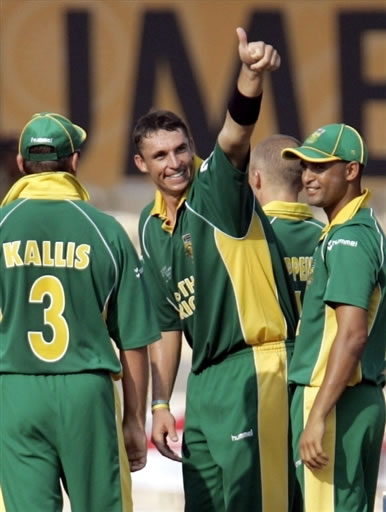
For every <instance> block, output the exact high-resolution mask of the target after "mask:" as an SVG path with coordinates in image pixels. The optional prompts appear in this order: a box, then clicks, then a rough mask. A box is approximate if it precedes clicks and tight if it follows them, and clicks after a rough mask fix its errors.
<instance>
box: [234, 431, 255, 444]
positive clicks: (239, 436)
mask: <svg viewBox="0 0 386 512" xmlns="http://www.w3.org/2000/svg"><path fill="white" fill-rule="evenodd" d="M246 437H253V429H252V428H251V430H248V432H241V434H237V435H236V436H234V435H231V439H232V441H240V440H241V439H245V438H246Z"/></svg>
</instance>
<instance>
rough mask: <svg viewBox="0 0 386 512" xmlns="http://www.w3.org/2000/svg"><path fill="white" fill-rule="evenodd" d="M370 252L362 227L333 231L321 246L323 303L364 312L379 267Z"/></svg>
mask: <svg viewBox="0 0 386 512" xmlns="http://www.w3.org/2000/svg"><path fill="white" fill-rule="evenodd" d="M374 249H375V248H374V245H373V244H372V240H371V238H370V235H369V233H368V232H367V228H366V227H365V226H359V225H357V226H356V225H351V226H345V227H342V228H341V229H338V230H337V231H335V232H334V234H333V235H332V236H331V238H329V239H328V241H327V242H326V246H325V262H326V265H327V271H328V276H329V277H328V282H327V286H326V291H325V295H324V301H325V302H326V303H338V304H349V305H352V306H357V307H360V308H364V309H368V306H369V302H370V298H371V294H372V292H373V290H374V287H375V285H376V282H377V275H378V269H379V265H380V263H379V261H378V255H377V252H376V250H374Z"/></svg>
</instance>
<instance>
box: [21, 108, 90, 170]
mask: <svg viewBox="0 0 386 512" xmlns="http://www.w3.org/2000/svg"><path fill="white" fill-rule="evenodd" d="M86 137H87V133H86V132H85V130H83V128H81V127H80V126H78V125H76V124H73V123H72V122H71V121H70V120H69V119H67V117H64V116H62V115H60V114H54V113H52V112H39V113H38V114H34V115H33V116H32V118H31V120H30V121H29V122H28V123H27V124H26V125H25V126H24V128H23V130H22V132H21V135H20V139H19V153H20V154H21V155H22V157H23V158H24V159H25V160H35V161H43V160H44V161H50V160H59V159H60V158H63V157H65V156H69V155H71V154H72V153H74V152H75V151H77V150H78V149H79V148H80V146H81V144H82V143H83V142H84V141H85V140H86ZM40 145H45V146H52V152H51V153H45V154H36V153H30V149H31V148H32V147H33V146H40Z"/></svg>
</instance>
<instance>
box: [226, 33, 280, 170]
mask: <svg viewBox="0 0 386 512" xmlns="http://www.w3.org/2000/svg"><path fill="white" fill-rule="evenodd" d="M236 32H237V36H238V39H239V56H240V60H241V63H242V65H241V70H240V74H239V77H238V80H237V88H236V90H235V92H234V94H233V96H232V98H231V100H230V102H229V105H228V111H227V114H226V118H225V122H224V126H223V128H222V129H221V131H220V134H219V136H218V143H219V145H220V146H221V148H222V150H223V151H224V153H225V154H226V155H227V156H228V158H229V159H230V161H231V162H232V164H233V165H234V167H237V168H238V169H244V167H245V165H246V162H247V159H248V153H249V145H250V138H251V135H252V132H253V129H254V126H255V123H256V121H257V118H258V115H259V111H260V102H261V94H262V91H263V80H264V75H265V73H266V72H267V71H275V70H276V69H278V68H279V66H280V56H279V54H278V53H277V51H276V50H275V48H273V47H272V46H271V45H269V44H266V43H264V42H263V41H258V42H250V43H248V40H247V35H246V33H245V31H244V29H242V28H237V29H236Z"/></svg>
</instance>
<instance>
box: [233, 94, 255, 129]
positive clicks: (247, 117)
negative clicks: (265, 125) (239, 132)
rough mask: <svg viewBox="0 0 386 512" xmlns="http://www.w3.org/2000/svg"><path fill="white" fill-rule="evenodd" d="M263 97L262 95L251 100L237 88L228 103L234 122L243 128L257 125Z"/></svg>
mask: <svg viewBox="0 0 386 512" xmlns="http://www.w3.org/2000/svg"><path fill="white" fill-rule="evenodd" d="M261 97H262V94H260V96H256V97H254V98H249V97H248V96H244V94H241V92H240V91H239V90H238V88H237V87H235V89H234V91H233V94H232V96H231V97H230V100H229V103H228V112H229V114H230V116H231V118H232V119H233V121H235V122H236V123H237V124H240V125H242V126H247V125H251V124H255V123H256V121H257V118H258V117H259V113H260V106H261Z"/></svg>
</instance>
